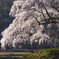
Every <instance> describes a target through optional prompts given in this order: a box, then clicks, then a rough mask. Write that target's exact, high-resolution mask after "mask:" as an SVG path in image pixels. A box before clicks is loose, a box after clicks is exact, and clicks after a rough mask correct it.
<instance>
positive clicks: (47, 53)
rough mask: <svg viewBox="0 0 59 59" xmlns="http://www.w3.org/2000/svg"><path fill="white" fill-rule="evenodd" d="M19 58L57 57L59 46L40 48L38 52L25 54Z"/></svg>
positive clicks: (39, 58)
mask: <svg viewBox="0 0 59 59" xmlns="http://www.w3.org/2000/svg"><path fill="white" fill-rule="evenodd" d="M21 59H59V48H52V49H42V50H40V51H38V52H35V53H31V54H29V55H25V56H24V57H22V58H21Z"/></svg>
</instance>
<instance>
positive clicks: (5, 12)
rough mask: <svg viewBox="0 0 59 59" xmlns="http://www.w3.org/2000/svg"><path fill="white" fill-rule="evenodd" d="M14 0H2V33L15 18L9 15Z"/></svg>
mask: <svg viewBox="0 0 59 59" xmlns="http://www.w3.org/2000/svg"><path fill="white" fill-rule="evenodd" d="M13 1H14V0H8V1H7V0H0V33H1V32H2V31H3V30H4V29H5V28H7V27H8V26H9V24H10V23H11V22H12V20H13V18H12V17H10V16H9V12H10V9H11V6H12V4H13ZM0 39H1V35H0Z"/></svg>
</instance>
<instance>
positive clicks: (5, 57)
mask: <svg viewBox="0 0 59 59" xmlns="http://www.w3.org/2000/svg"><path fill="white" fill-rule="evenodd" d="M28 54H30V52H0V59H20V58H21V57H22V56H24V55H28Z"/></svg>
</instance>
